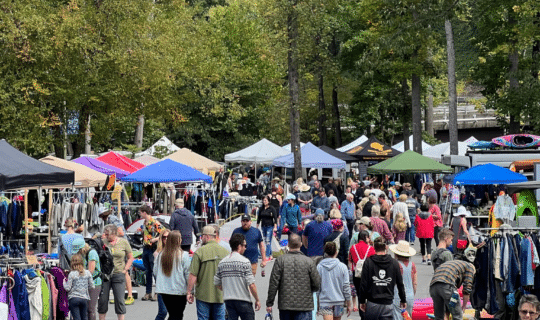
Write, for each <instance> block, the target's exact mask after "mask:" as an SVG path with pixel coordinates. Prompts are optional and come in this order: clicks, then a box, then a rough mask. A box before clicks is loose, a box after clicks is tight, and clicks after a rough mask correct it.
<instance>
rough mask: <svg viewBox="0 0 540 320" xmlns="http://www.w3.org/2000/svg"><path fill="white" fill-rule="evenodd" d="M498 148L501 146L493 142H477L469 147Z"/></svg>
mask: <svg viewBox="0 0 540 320" xmlns="http://www.w3.org/2000/svg"><path fill="white" fill-rule="evenodd" d="M498 146H499V145H497V144H495V143H493V142H491V141H476V142H473V143H471V144H469V145H468V147H469V148H471V149H493V148H496V147H498Z"/></svg>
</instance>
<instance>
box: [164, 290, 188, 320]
mask: <svg viewBox="0 0 540 320" xmlns="http://www.w3.org/2000/svg"><path fill="white" fill-rule="evenodd" d="M160 296H161V298H162V301H163V303H164V304H165V306H166V307H167V311H168V312H169V320H183V319H184V310H185V309H186V304H187V296H186V295H175V294H160Z"/></svg>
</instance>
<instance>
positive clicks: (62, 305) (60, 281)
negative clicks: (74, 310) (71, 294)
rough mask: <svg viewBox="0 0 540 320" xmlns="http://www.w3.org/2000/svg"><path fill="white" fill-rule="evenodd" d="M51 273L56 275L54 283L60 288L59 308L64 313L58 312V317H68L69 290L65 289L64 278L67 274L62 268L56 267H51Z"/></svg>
mask: <svg viewBox="0 0 540 320" xmlns="http://www.w3.org/2000/svg"><path fill="white" fill-rule="evenodd" d="M51 274H52V275H53V276H54V281H55V282H54V284H55V285H56V288H58V304H57V308H58V310H59V311H60V312H62V313H63V314H62V315H61V314H59V313H58V312H57V314H56V318H57V319H63V318H67V316H68V314H69V305H68V296H67V292H66V290H65V289H64V279H66V276H65V274H64V272H63V271H62V269H60V268H57V267H54V268H52V269H51Z"/></svg>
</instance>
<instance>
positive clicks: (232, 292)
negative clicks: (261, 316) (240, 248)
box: [214, 251, 255, 302]
mask: <svg viewBox="0 0 540 320" xmlns="http://www.w3.org/2000/svg"><path fill="white" fill-rule="evenodd" d="M253 283H255V277H254V276H253V272H252V271H251V262H250V261H249V260H248V259H247V258H246V257H244V256H242V255H241V254H240V253H238V252H237V251H234V252H233V253H231V254H230V255H229V256H227V257H225V258H223V260H221V262H220V263H219V265H218V269H217V272H216V275H215V276H214V285H216V286H222V287H223V300H241V301H248V302H251V296H250V295H249V289H248V287H249V285H251V284H253Z"/></svg>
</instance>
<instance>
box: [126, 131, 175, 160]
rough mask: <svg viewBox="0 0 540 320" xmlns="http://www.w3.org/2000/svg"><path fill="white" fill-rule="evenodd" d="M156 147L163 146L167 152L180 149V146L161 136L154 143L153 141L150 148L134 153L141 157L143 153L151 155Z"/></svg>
mask: <svg viewBox="0 0 540 320" xmlns="http://www.w3.org/2000/svg"><path fill="white" fill-rule="evenodd" d="M156 147H165V148H166V149H167V153H173V152H175V151H178V150H180V148H179V147H178V146H177V145H175V144H174V143H173V142H172V141H171V140H169V138H167V137H166V136H163V137H161V139H159V140H158V141H156V143H154V144H153V145H152V146H151V147H150V148H148V149H146V150H144V151H143V152H139V153H137V154H135V156H136V157H141V156H144V155H150V156H153V155H154V153H155V152H156V151H157V150H156Z"/></svg>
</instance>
